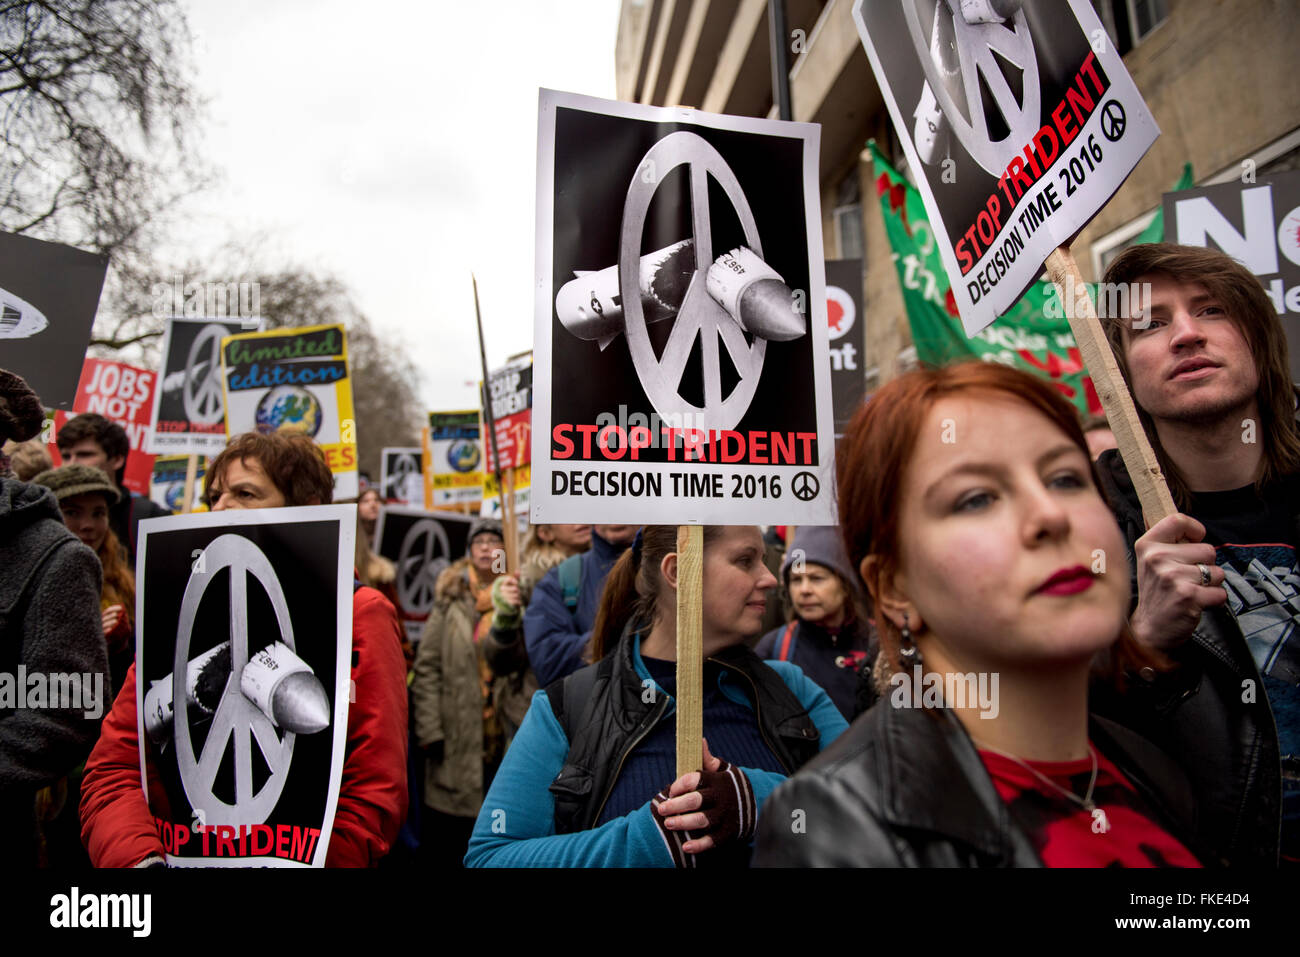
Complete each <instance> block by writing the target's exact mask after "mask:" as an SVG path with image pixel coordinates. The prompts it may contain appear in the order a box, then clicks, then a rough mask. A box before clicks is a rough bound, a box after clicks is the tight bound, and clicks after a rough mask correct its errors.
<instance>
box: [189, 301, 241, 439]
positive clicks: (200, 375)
mask: <svg viewBox="0 0 1300 957" xmlns="http://www.w3.org/2000/svg"><path fill="white" fill-rule="evenodd" d="M228 335H230V333H229V331H227V329H226V328H225V327H224V326H219V325H217V324H216V323H212V324H211V325H207V326H204V327H203V328H202V329H200V330H199V334H198V335H197V336H195V337H194V342H192V343H191V344H190V354H189V356H188V357H187V358H186V360H185V383H184V386H183V387H182V392H181V398H182V399H183V401H184V403H185V417H186V418H187V419H189V420H190V421H191V422H197V423H199V424H200V425H212V424H213V423H215V422H218V421H220V419H221V418H222V416H224V415H225V408H224V406H223V403H222V400H221V339H222V337H223V336H228ZM204 362H206V363H207V366H206V368H201V365H202V363H204Z"/></svg>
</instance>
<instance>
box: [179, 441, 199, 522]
mask: <svg viewBox="0 0 1300 957" xmlns="http://www.w3.org/2000/svg"><path fill="white" fill-rule="evenodd" d="M198 475H199V457H198V456H197V455H191V456H190V457H189V461H188V462H186V463H185V492H184V495H185V499H184V501H183V502H181V514H182V515H188V514H190V512H192V511H194V483H195V481H197V479H198Z"/></svg>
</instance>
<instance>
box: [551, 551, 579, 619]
mask: <svg viewBox="0 0 1300 957" xmlns="http://www.w3.org/2000/svg"><path fill="white" fill-rule="evenodd" d="M556 574H557V575H558V576H559V578H560V590H561V591H562V592H563V593H564V607H565V608H567V609H569V614H570V615H576V614H577V613H578V596H579V595H581V594H582V553H581V552H579V553H578V554H577V555H570V556H569V557H568V558H566V559H565V560H564V561H562V562H560V565H559V571H558V572H556Z"/></svg>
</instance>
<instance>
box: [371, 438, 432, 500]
mask: <svg viewBox="0 0 1300 957" xmlns="http://www.w3.org/2000/svg"><path fill="white" fill-rule="evenodd" d="M423 476H424V453H423V451H422V450H421V449H418V448H386V449H384V450H383V451H382V452H381V453H380V466H379V494H380V497H381V498H383V500H384V501H385V502H390V503H392V504H394V505H419V504H421V503H422V502H423V501H424V486H423V482H424V478H423Z"/></svg>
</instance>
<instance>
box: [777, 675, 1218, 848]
mask: <svg viewBox="0 0 1300 957" xmlns="http://www.w3.org/2000/svg"><path fill="white" fill-rule="evenodd" d="M1088 733H1089V735H1090V737H1091V739H1092V741H1093V743H1094V744H1095V745H1096V746H1097V748H1099V749H1100V750H1101V751H1102V752H1103V753H1104V754H1105V755H1106V757H1108V758H1110V760H1111V761H1113V762H1114V763H1115V765H1116V766H1117V767H1118V768H1119V769H1120V770H1121V771H1122V772H1123V773H1124V775H1125V777H1127V778H1128V780H1129V781H1131V782H1132V784H1133V786H1134V787H1135V788H1136V789H1137V791H1138V793H1139V794H1140V795H1141V796H1142V798H1143V800H1145V801H1146V802H1147V804H1148V805H1149V806H1150V807H1151V808H1152V810H1153V811H1155V813H1156V814H1157V816H1158V823H1159V824H1160V825H1161V826H1163V827H1164V828H1165V829H1166V830H1167V831H1169V833H1170V834H1172V835H1173V836H1175V837H1177V838H1178V839H1179V840H1181V841H1183V843H1184V844H1185V845H1186V846H1187V847H1188V849H1189V850H1191V851H1192V853H1194V854H1197V855H1198V857H1200V858H1201V859H1202V860H1203V861H1204V860H1205V855H1204V854H1203V853H1201V852H1199V849H1198V848H1197V847H1196V846H1195V845H1194V839H1192V838H1190V835H1191V834H1192V833H1193V823H1194V819H1195V808H1194V805H1193V804H1192V799H1191V792H1190V789H1189V787H1188V784H1187V778H1186V777H1185V776H1184V775H1183V774H1182V772H1181V771H1180V770H1179V768H1178V766H1177V765H1175V764H1174V763H1173V762H1172V761H1170V760H1169V759H1168V758H1167V757H1165V756H1164V755H1163V754H1161V753H1160V752H1159V751H1158V750H1156V748H1154V747H1153V746H1152V745H1151V744H1150V743H1149V742H1147V741H1144V740H1143V739H1141V738H1139V737H1138V736H1137V735H1134V734H1132V733H1130V732H1128V731H1125V730H1124V729H1123V728H1121V727H1119V726H1118V725H1114V724H1112V723H1110V722H1108V721H1106V720H1104V719H1098V718H1095V717H1094V718H1093V720H1092V721H1091V722H1090V724H1089V729H1088ZM753 864H754V866H756V867H1042V866H1043V862H1042V859H1041V858H1040V857H1039V856H1038V853H1037V851H1036V850H1035V849H1034V847H1033V844H1032V843H1031V841H1030V839H1029V837H1028V836H1027V835H1026V834H1025V832H1024V831H1023V830H1022V829H1021V828H1020V827H1019V825H1017V824H1016V823H1015V821H1014V820H1013V819H1012V818H1011V814H1010V812H1009V811H1008V810H1007V806H1006V804H1005V802H1003V800H1002V798H1001V796H1000V795H999V794H998V792H997V790H996V788H995V787H994V784H993V780H992V778H990V777H989V775H988V772H987V771H986V770H985V769H984V764H983V762H982V761H981V760H980V756H979V754H978V753H977V752H976V750H975V746H974V745H973V744H972V743H971V740H970V738H969V737H968V736H967V734H966V732H965V730H964V729H963V728H962V726H961V724H960V723H959V722H958V721H957V719H956V717H954V716H953V714H952V712H950V711H948V710H945V709H935V710H925V709H920V708H895V707H892V706H891V705H890V703H889V701H888V699H885V700H882V701H881V702H879V703H878V704H876V705H875V706H874V707H873V708H872V709H871V710H870V711H868V712H867V713H866V714H864V715H862V716H861V717H860V718H858V720H856V721H855V722H853V724H852V726H851V727H850V728H849V730H848V731H846V732H845V733H844V734H842V735H841V736H840V737H839V738H837V739H836V740H835V741H834V743H832V744H831V745H830V746H829V747H828V748H826V750H824V751H823V752H822V753H821V754H819V755H818V756H817V757H815V758H813V759H812V760H811V761H810V762H808V764H807V765H805V766H804V768H803V769H802V770H800V771H799V772H798V773H797V774H795V775H794V776H793V777H791V778H790V779H789V780H787V781H786V782H785V783H784V784H782V785H780V786H779V787H778V788H777V789H776V790H775V791H773V792H772V794H771V795H770V796H769V797H768V799H767V802H766V803H765V804H764V805H763V813H762V815H761V816H760V817H759V820H758V842H757V850H756V852H755V854H754V858H753Z"/></svg>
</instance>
